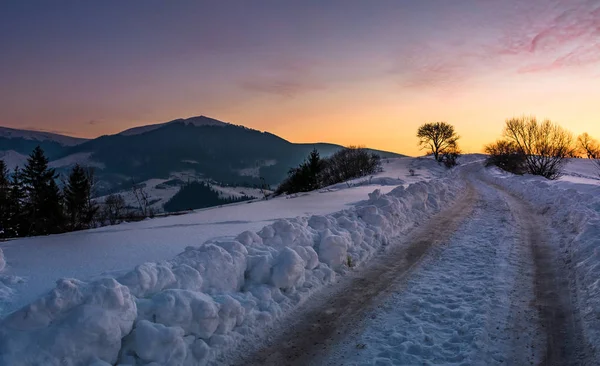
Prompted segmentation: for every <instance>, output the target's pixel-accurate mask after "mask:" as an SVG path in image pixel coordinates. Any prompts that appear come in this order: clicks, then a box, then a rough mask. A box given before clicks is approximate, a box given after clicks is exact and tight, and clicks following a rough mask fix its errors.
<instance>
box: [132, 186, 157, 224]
mask: <svg viewBox="0 0 600 366" xmlns="http://www.w3.org/2000/svg"><path fill="white" fill-rule="evenodd" d="M131 183H132V184H133V185H132V187H131V189H132V191H133V195H134V196H135V199H136V201H137V203H138V206H139V208H140V211H141V213H142V216H143V217H148V215H150V214H152V211H151V210H150V202H149V196H148V193H147V192H146V186H145V185H144V184H135V181H134V180H133V178H132V179H131Z"/></svg>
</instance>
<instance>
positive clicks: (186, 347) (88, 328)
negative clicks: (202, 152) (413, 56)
mask: <svg viewBox="0 0 600 366" xmlns="http://www.w3.org/2000/svg"><path fill="white" fill-rule="evenodd" d="M481 158H482V157H481V156H480V155H474V156H467V157H465V158H464V159H463V161H462V162H463V164H466V165H465V166H464V167H463V168H458V169H456V170H454V171H453V172H450V173H448V171H446V170H445V169H444V168H442V167H440V166H438V165H437V164H436V163H434V162H433V161H432V160H431V159H426V158H422V159H413V158H400V159H390V160H389V161H386V163H385V167H384V172H383V173H380V174H377V175H375V176H373V177H366V178H362V179H357V180H354V181H351V182H348V183H344V184H340V185H336V186H333V187H328V188H327V189H323V190H321V191H319V192H311V193H307V194H301V195H294V196H288V197H280V198H277V199H273V200H269V201H254V202H251V203H241V204H235V205H229V206H224V207H221V208H212V209H205V210H198V211H196V212H193V213H190V214H188V215H183V216H176V217H166V218H161V219H154V220H146V221H142V222H138V223H129V224H121V225H117V226H112V227H105V228H100V229H95V230H88V231H82V232H77V233H69V234H63V235H54V236H48V237H38V238H27V239H19V240H14V241H10V242H6V243H2V244H1V245H0V248H1V249H2V251H3V254H1V253H0V307H1V309H0V314H2V315H0V317H3V319H2V320H0V364H7V365H8V364H44V365H78V364H95V365H107V364H123V365H125V364H127V365H149V364H153V365H156V364H158V365H180V364H182V365H183V364H185V365H198V364H199V365H202V364H206V363H210V362H218V360H222V357H223V355H224V354H225V353H227V352H229V351H230V350H232V349H233V348H234V347H235V346H236V345H237V344H238V343H239V341H240V340H242V339H254V338H256V339H257V340H259V339H260V338H257V337H258V335H259V334H260V332H261V330H262V329H265V328H266V327H268V326H269V325H272V324H274V322H275V321H280V322H281V326H284V325H285V319H286V316H287V315H289V314H292V311H293V310H294V309H297V308H298V307H299V306H310V303H311V302H306V300H307V299H309V298H310V296H311V295H315V296H326V295H327V291H323V289H326V288H327V286H328V285H330V284H332V283H334V282H336V278H339V277H340V276H341V277H344V276H346V275H348V274H352V275H353V276H355V275H357V274H358V273H360V271H362V269H363V268H365V267H366V263H367V262H368V260H369V259H371V258H373V257H374V256H375V255H376V254H378V253H381V252H382V250H384V249H385V248H386V247H388V246H390V245H391V244H395V243H398V242H401V238H405V237H406V236H407V234H408V233H409V232H411V230H412V229H413V227H415V226H418V225H420V224H421V223H423V222H425V221H427V219H428V218H429V217H431V216H432V215H434V214H436V213H437V212H439V211H440V210H442V209H444V208H445V207H448V206H449V205H450V204H452V202H454V200H455V199H456V197H458V196H459V195H461V194H462V193H463V191H464V187H465V184H467V180H468V179H473V178H469V177H470V175H469V174H471V173H472V171H476V172H477V174H478V176H479V177H480V178H478V179H483V178H482V177H487V178H485V179H489V180H491V181H494V182H495V183H496V184H499V185H500V186H502V187H505V188H503V189H505V190H506V192H505V193H501V191H500V190H498V189H494V188H492V186H491V185H489V184H488V183H486V184H484V183H477V184H476V186H477V187H478V191H479V192H480V194H482V195H483V196H485V197H486V199H485V200H481V201H478V202H479V203H478V204H477V205H476V206H475V208H474V210H473V213H472V214H471V215H470V216H469V219H468V220H466V221H465V223H464V224H463V225H462V226H460V227H459V229H458V230H457V231H456V232H455V233H454V234H453V235H452V236H451V237H450V239H449V240H448V242H447V243H445V244H444V245H443V246H438V247H435V248H434V249H433V250H432V253H430V254H429V255H428V256H427V257H426V260H425V261H424V262H423V263H421V264H420V267H419V268H418V269H417V270H416V272H415V274H414V275H413V276H411V277H410V278H409V279H408V280H407V282H406V284H405V285H404V286H403V287H402V290H401V291H398V292H397V293H395V294H393V295H391V296H388V297H387V298H386V299H384V300H383V302H382V303H381V304H380V306H379V307H378V308H376V309H373V310H371V313H370V314H371V316H369V317H367V318H366V319H369V321H367V322H366V324H364V326H363V327H357V328H356V329H354V330H353V332H352V333H351V334H349V335H347V337H345V338H344V340H343V341H342V342H341V343H339V344H338V345H337V346H336V347H335V348H334V349H333V350H332V351H330V352H329V354H328V356H327V357H325V358H324V359H323V360H322V362H323V363H331V364H340V363H341V364H421V363H443V364H473V363H475V364H477V363H479V364H501V363H502V364H511V362H512V361H514V360H521V361H522V360H527V361H528V362H533V363H536V362H540V360H541V357H540V354H539V351H536V350H535V349H536V347H537V349H541V348H543V347H544V345H545V343H544V342H546V341H547V339H546V338H545V337H546V336H545V335H544V330H541V329H540V328H538V326H539V323H540V321H543V320H544V319H541V320H540V319H538V317H539V314H538V312H537V310H536V307H533V306H532V305H531V304H532V303H533V302H534V300H535V296H534V292H535V291H534V289H532V286H533V280H532V276H533V275H534V273H533V268H532V263H531V262H532V261H533V259H532V256H531V254H527V253H525V252H523V249H522V247H523V245H519V244H523V243H522V242H520V241H523V240H524V239H523V237H521V236H519V234H518V230H517V231H515V230H514V228H515V226H522V225H523V223H522V222H521V221H522V219H523V213H521V216H519V215H517V214H515V213H514V211H513V210H514V207H512V206H514V205H522V204H521V203H519V201H518V200H517V199H516V198H511V197H513V196H510V194H514V195H516V196H519V197H521V198H522V202H529V203H531V204H532V206H531V207H534V208H535V210H536V212H535V215H536V216H539V217H540V220H541V221H540V222H542V221H543V222H546V221H548V222H549V223H551V225H552V227H551V228H550V227H549V228H548V231H547V232H546V231H545V230H544V228H543V227H541V226H540V227H539V228H538V229H539V230H540V232H543V233H544V235H551V237H552V238H553V239H552V241H551V243H549V244H548V245H550V246H549V248H551V250H552V251H555V252H556V253H554V254H555V255H556V258H558V259H557V260H560V261H561V262H560V263H561V267H560V268H561V270H563V271H564V276H565V277H567V276H572V278H571V277H569V281H570V283H571V285H570V286H573V288H574V292H575V293H576V296H574V299H575V300H574V302H575V303H574V304H573V305H572V306H573V307H574V308H575V309H577V311H576V313H577V314H578V317H577V321H578V324H579V323H581V328H582V329H583V333H584V334H583V339H585V340H586V342H589V343H590V344H592V345H599V344H600V320H599V319H600V285H599V284H598V280H597V279H598V278H600V255H599V250H600V249H599V248H600V239H598V238H600V235H599V234H600V185H599V184H598V182H599V180H598V179H596V178H595V175H594V174H595V169H596V167H595V166H593V165H591V164H588V163H589V162H586V161H583V160H580V159H575V160H573V161H571V162H569V164H568V166H567V174H566V175H565V176H564V177H563V178H561V179H560V180H559V181H556V182H547V181H542V180H541V179H538V178H534V177H528V176H524V177H514V176H511V175H508V174H503V173H500V172H498V171H496V170H495V169H483V168H477V169H472V168H469V166H471V167H475V166H477V167H479V166H480V164H481V163H480V162H479V160H481ZM469 163H470V164H469ZM586 164H587V165H586ZM409 169H415V174H414V175H412V174H410V173H409ZM465 177H466V179H465ZM473 184H474V183H473ZM375 190H376V191H375ZM511 205H512V206H511ZM523 207H525V206H523ZM527 207H529V206H527ZM542 219H543V220H542ZM540 225H541V224H540ZM550 232H552V234H549V233H550ZM399 238H400V239H399ZM57 280H58V282H57ZM55 282H56V285H55ZM515 310H518V311H515ZM516 314H518V315H516ZM579 315H580V316H579ZM516 325H519V326H518V327H517V326H516ZM515 339H518V340H515ZM259 346H260V343H257V345H256V347H257V348H258V347H259ZM594 351H595V350H594ZM515 352H518V354H517V355H515V354H514V353H515ZM342 356H343V357H342ZM215 360H216V361H215Z"/></svg>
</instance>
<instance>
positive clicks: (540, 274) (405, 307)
mask: <svg viewBox="0 0 600 366" xmlns="http://www.w3.org/2000/svg"><path fill="white" fill-rule="evenodd" d="M468 175H469V180H470V185H469V188H468V189H467V190H466V192H465V196H464V198H463V199H459V200H458V202H457V203H456V204H455V205H454V206H451V207H450V208H448V209H447V210H445V211H442V212H440V213H439V214H438V215H437V216H435V217H434V218H433V219H432V220H431V221H429V222H428V223H426V224H424V225H423V226H421V227H420V228H418V229H417V230H415V231H414V232H413V234H412V235H411V236H410V237H409V238H407V239H406V240H405V241H404V243H401V244H400V245H398V246H397V247H396V249H394V250H393V251H391V252H388V253H386V254H385V255H382V256H381V258H379V259H376V260H374V262H373V264H372V265H371V266H369V267H368V268H365V269H364V270H362V271H360V272H358V273H357V274H356V275H355V276H351V277H348V278H346V279H344V280H342V281H341V282H340V283H338V284H337V285H336V289H335V291H332V292H329V293H327V294H323V295H322V297H321V298H318V299H315V300H314V301H311V302H310V304H309V305H307V306H306V307H305V308H304V309H299V310H298V312H297V314H296V315H295V316H293V317H291V318H294V319H295V321H294V322H293V323H292V324H286V327H285V328H283V330H282V331H281V332H277V331H275V330H273V332H272V333H271V337H270V338H269V339H268V340H267V341H266V346H265V347H263V348H262V349H261V350H260V351H259V352H257V353H255V354H253V355H252V356H250V357H249V358H245V359H243V360H240V361H239V363H240V364H245V365H249V364H261V365H309V364H314V365H371V364H372V365H405V364H411V365H412V364H456V365H466V364H470V365H471V364H480V365H490V364H504V365H506V364H508V365H525V364H527V365H529V364H543V365H570V364H572V365H579V364H593V362H592V361H590V358H591V357H592V354H591V351H590V350H589V348H590V347H588V346H587V343H586V341H585V339H584V337H583V335H582V332H581V325H580V319H579V315H578V313H577V312H575V311H574V309H576V306H575V305H574V303H575V302H576V299H574V298H573V296H574V295H573V293H572V292H571V291H570V284H569V281H568V279H567V278H568V277H569V276H568V275H567V274H565V273H562V272H559V268H563V266H561V264H560V260H561V259H560V258H559V255H558V254H557V253H558V243H557V242H556V241H557V240H559V239H558V236H557V235H554V233H553V230H552V228H551V227H550V226H549V224H548V223H547V219H546V218H545V217H544V216H543V214H541V213H538V212H537V211H536V210H535V209H534V208H532V207H531V206H529V205H528V204H527V203H525V202H523V201H521V200H520V199H518V198H517V197H515V196H513V195H511V194H510V193H508V192H507V191H505V190H504V189H502V187H501V186H498V185H496V184H494V183H491V182H489V181H485V173H483V172H482V170H481V168H480V167H476V166H473V167H472V168H471V169H469V174H468Z"/></svg>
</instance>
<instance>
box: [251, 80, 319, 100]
mask: <svg viewBox="0 0 600 366" xmlns="http://www.w3.org/2000/svg"><path fill="white" fill-rule="evenodd" d="M240 86H241V87H242V88H243V89H245V90H249V91H257V92H261V93H267V94H274V95H279V96H282V97H286V98H294V97H296V96H298V95H299V94H303V93H307V92H311V91H316V90H321V89H323V88H322V87H321V86H319V85H313V84H306V83H301V82H298V81H295V80H267V79H257V80H249V81H243V82H241V83H240Z"/></svg>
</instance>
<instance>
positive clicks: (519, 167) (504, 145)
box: [484, 140, 527, 174]
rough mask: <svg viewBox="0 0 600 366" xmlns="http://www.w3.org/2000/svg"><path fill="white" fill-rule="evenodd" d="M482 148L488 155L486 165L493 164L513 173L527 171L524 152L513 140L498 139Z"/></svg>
mask: <svg viewBox="0 0 600 366" xmlns="http://www.w3.org/2000/svg"><path fill="white" fill-rule="evenodd" d="M484 150H485V153H486V154H488V155H489V157H488V159H487V162H486V165H488V166H489V165H495V166H497V167H498V168H500V169H502V170H505V171H507V172H511V173H513V174H524V173H526V172H527V169H526V167H525V154H524V153H523V151H521V149H519V146H517V144H515V143H514V142H512V141H504V140H499V141H497V142H495V143H493V144H489V145H486V146H485V148H484Z"/></svg>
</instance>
